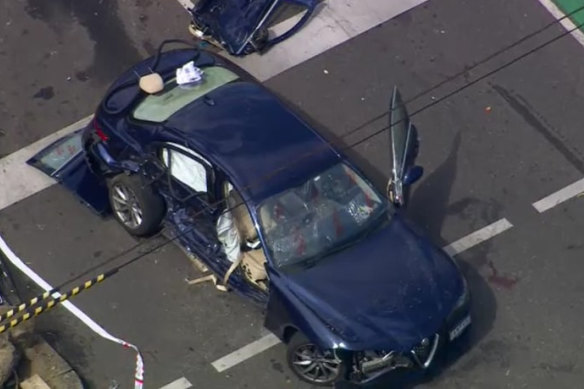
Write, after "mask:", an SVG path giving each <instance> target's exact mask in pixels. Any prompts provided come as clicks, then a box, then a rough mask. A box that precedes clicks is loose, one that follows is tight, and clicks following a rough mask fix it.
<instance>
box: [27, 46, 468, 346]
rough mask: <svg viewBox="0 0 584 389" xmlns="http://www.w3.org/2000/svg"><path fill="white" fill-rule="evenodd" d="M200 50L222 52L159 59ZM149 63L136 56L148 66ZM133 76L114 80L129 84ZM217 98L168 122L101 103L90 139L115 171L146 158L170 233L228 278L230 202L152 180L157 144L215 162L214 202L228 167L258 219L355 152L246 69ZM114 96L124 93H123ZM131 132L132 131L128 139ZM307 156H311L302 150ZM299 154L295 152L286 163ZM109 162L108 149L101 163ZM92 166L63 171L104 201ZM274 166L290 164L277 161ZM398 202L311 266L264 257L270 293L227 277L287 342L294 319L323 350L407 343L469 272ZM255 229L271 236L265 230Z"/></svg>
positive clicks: (429, 325)
mask: <svg viewBox="0 0 584 389" xmlns="http://www.w3.org/2000/svg"><path fill="white" fill-rule="evenodd" d="M170 53H172V52H170ZM193 57H195V58H199V59H201V58H204V60H205V61H206V63H215V62H216V61H210V60H209V57H210V56H209V55H208V54H205V55H198V56H195V55H194V54H193V53H192V52H191V53H185V51H179V52H176V56H173V55H172V54H169V53H165V55H164V56H163V58H162V60H161V61H160V64H161V66H164V68H165V69H167V70H166V71H167V72H170V71H171V70H170V69H172V68H173V67H178V66H180V65H182V64H183V62H184V61H185V60H190V58H193ZM148 61H149V60H146V61H144V62H142V64H141V65H139V66H141V69H142V70H143V69H144V66H145V65H144V64H147V63H148ZM129 74H130V73H129V72H127V73H126V75H125V76H123V77H122V78H124V77H125V79H123V80H118V81H117V82H116V84H114V85H123V84H124V82H127V79H128V77H130V76H129ZM114 89H115V88H114ZM124 93H126V92H124ZM136 93H138V95H134V94H128V95H127V97H128V99H131V100H132V101H133V102H135V101H138V100H139V99H140V98H141V96H143V95H142V94H141V93H139V92H136ZM209 97H210V98H212V99H213V100H214V101H215V102H216V104H215V105H212V106H211V105H208V104H205V103H204V101H202V100H201V101H196V102H194V103H192V104H191V105H190V106H187V107H185V108H184V109H183V110H181V111H179V112H178V113H176V114H175V115H174V116H172V117H171V118H169V120H168V121H167V122H166V123H160V124H156V123H140V122H136V121H132V120H129V119H128V118H127V112H128V111H129V108H128V107H125V108H123V109H122V110H120V112H118V113H114V114H108V113H107V112H106V110H104V104H102V105H101V106H100V108H99V109H98V112H97V121H96V123H95V124H90V126H88V128H87V129H86V130H85V136H84V140H85V141H86V142H88V143H91V142H93V143H92V144H91V145H92V146H95V142H97V143H103V145H104V146H105V147H106V148H107V150H108V151H109V152H111V150H117V155H114V153H110V155H109V157H111V158H112V160H113V161H114V162H112V160H110V162H109V165H110V166H109V167H108V169H109V170H106V172H108V174H113V173H116V166H117V168H119V166H120V163H122V162H124V161H125V163H126V164H127V163H128V162H131V163H132V164H134V166H140V167H141V169H142V170H141V174H143V175H144V176H145V179H146V180H150V181H151V183H152V185H156V187H157V189H158V190H159V192H160V193H161V194H162V195H163V196H164V197H165V199H166V204H167V214H166V218H165V221H164V224H165V226H166V227H168V228H169V229H170V230H171V236H174V237H176V238H177V239H178V241H179V242H180V244H181V245H182V246H183V247H184V248H185V249H186V250H187V251H189V252H192V253H194V254H196V255H197V256H198V257H200V258H201V259H202V260H203V261H204V262H205V263H206V264H207V265H208V266H209V267H210V268H211V269H212V271H213V272H215V273H216V274H217V275H218V276H220V277H222V276H223V275H224V274H225V272H226V271H227V269H228V267H229V265H230V263H229V262H228V261H227V260H226V259H225V256H224V254H223V253H222V251H221V247H220V246H219V242H218V240H217V236H216V229H215V219H216V217H217V215H218V213H219V212H221V210H222V209H223V206H222V205H221V204H207V203H206V202H204V201H202V199H201V198H199V197H197V196H194V197H191V198H190V199H188V200H185V201H180V200H178V199H177V198H176V196H173V195H172V193H171V192H170V190H169V188H168V186H169V185H173V183H172V181H169V180H170V179H169V178H168V175H166V174H164V177H163V178H160V176H158V177H157V178H158V179H154V178H156V177H155V174H154V173H150V172H148V169H147V166H148V161H149V160H151V159H152V158H157V155H156V151H157V146H158V145H160V144H161V143H164V142H173V143H179V144H182V145H185V146H188V147H191V148H193V149H194V150H197V151H198V152H199V153H200V154H202V155H204V156H205V157H206V158H208V160H209V161H210V162H211V163H212V164H213V165H214V166H215V167H216V171H215V175H214V177H215V179H216V180H217V182H215V185H213V187H212V188H211V193H210V196H211V199H212V200H214V201H213V202H215V201H216V200H221V193H220V190H219V187H220V184H221V183H222V180H223V179H225V177H228V178H229V180H230V181H231V182H232V183H233V184H234V186H235V187H236V188H237V189H238V190H239V191H240V193H241V194H242V197H243V198H244V200H245V201H246V203H247V206H248V208H249V210H250V212H251V216H252V219H253V221H254V222H255V223H256V225H259V223H257V222H258V220H257V215H256V209H257V207H258V206H259V204H260V203H261V201H262V200H263V199H265V198H266V197H268V196H270V195H272V194H275V193H278V192H280V191H282V190H283V189H285V188H288V187H292V186H295V185H297V184H298V183H300V182H301V181H303V180H305V179H307V178H308V177H309V176H311V175H313V174H316V173H317V172H319V171H322V170H325V169H326V168H327V167H329V166H330V165H332V164H334V163H337V162H339V161H345V162H346V163H349V164H350V162H348V161H346V159H345V157H344V156H343V155H342V154H340V153H338V152H336V151H335V150H334V149H333V148H332V147H331V146H330V145H329V144H328V143H327V142H326V141H325V140H324V139H323V138H322V137H321V136H320V135H318V134H317V133H316V132H315V131H314V130H312V128H311V127H310V126H308V125H307V124H306V123H305V122H303V121H302V120H301V119H299V117H297V116H296V115H295V114H294V113H292V112H291V111H290V110H289V109H288V108H286V107H285V106H284V105H283V104H282V103H281V102H279V101H278V100H277V99H276V98H275V97H274V96H273V95H271V94H270V93H269V92H267V90H266V89H264V88H263V87H262V86H261V85H256V84H253V83H251V82H250V80H249V79H245V78H244V79H243V80H242V81H238V82H236V83H234V84H231V85H226V86H224V87H221V88H219V89H216V90H215V91H213V92H211V93H210V96H209ZM116 98H119V96H118V97H116ZM117 105H118V107H120V106H122V105H124V103H123V102H121V101H118V104H117ZM95 125H98V126H100V128H101V129H102V130H103V131H104V132H105V133H107V135H108V136H109V139H108V140H107V141H105V142H104V141H102V140H96V139H95V137H94V135H93V132H94V128H93V126H95ZM128 138H132V140H131V141H130V142H126V139H128ZM114 143H116V144H114ZM96 149H97V148H96V147H90V148H89V149H88V150H89V157H90V159H95V158H97V155H96V153H95V150H96ZM41 153H42V152H41ZM302 155H306V156H305V158H304V159H300V160H298V158H299V157H301V156H302ZM291 161H296V162H295V163H294V164H292V165H290V162H291ZM33 162H34V161H31V163H33ZM104 163H105V161H104V160H103V158H102V160H101V161H98V164H104ZM33 164H34V163H33ZM350 165H351V166H352V164H350ZM88 166H89V165H88V164H85V163H84V162H83V158H78V159H76V160H75V161H72V163H71V164H70V165H68V166H67V167H66V168H65V169H64V170H63V174H61V175H60V176H59V177H58V179H60V181H61V182H62V183H63V184H64V185H65V186H66V187H67V188H69V189H71V190H72V191H74V192H76V193H77V194H78V195H79V196H80V197H82V198H83V199H84V200H85V201H86V202H87V203H89V204H91V205H92V206H94V207H96V208H103V207H102V205H103V204H104V203H106V202H107V192H106V191H105V190H103V189H104V188H105V177H104V175H103V170H99V169H98V175H100V176H99V177H98V176H97V175H95V174H94V173H92V172H91V171H90V169H89V168H88ZM277 167H283V168H280V169H278V170H274V169H275V168H277ZM102 169H103V167H102ZM100 172H101V173H100ZM272 172H274V174H273V175H270V173H272ZM106 175H107V174H106ZM266 179H267V180H266ZM258 183H259V184H260V185H258ZM88 188H90V189H91V190H88ZM94 188H101V189H99V190H95V191H94ZM102 211H103V209H102ZM391 212H393V211H391ZM396 212H397V213H392V214H391V215H390V217H391V220H390V221H389V223H388V224H387V225H385V226H384V227H382V228H380V229H379V230H378V231H376V232H375V233H374V234H372V235H371V236H369V237H368V238H367V239H364V240H363V241H361V242H358V243H357V244H356V245H354V246H352V247H350V248H348V249H346V250H344V251H340V252H339V253H337V254H334V255H332V256H331V257H329V258H325V259H323V260H322V261H320V262H317V263H316V264H314V265H313V266H312V267H308V268H306V269H300V270H295V271H287V270H283V269H276V268H274V267H273V266H271V260H270V258H269V256H268V264H267V271H268V274H269V278H270V291H271V294H270V296H269V299H268V296H267V294H266V293H265V292H262V291H260V290H259V289H256V288H255V287H254V286H252V285H251V284H250V283H249V282H247V281H246V280H245V278H244V276H243V274H242V273H241V271H239V269H238V270H237V271H236V272H235V273H234V274H233V275H232V276H231V278H230V286H231V287H232V288H233V289H235V290H236V291H237V292H238V293H240V294H242V295H245V296H247V297H249V298H251V299H253V300H255V301H256V302H259V303H262V304H267V312H266V322H265V325H266V327H267V328H268V329H270V330H272V331H273V332H274V333H275V334H276V335H277V336H279V337H280V338H282V339H283V340H287V339H285V336H286V334H287V333H288V334H289V332H287V331H288V330H289V329H295V330H298V331H301V332H302V333H304V334H305V335H306V336H307V337H308V338H309V339H311V340H312V341H314V342H315V343H317V344H318V345H320V346H321V347H323V348H332V347H339V346H341V347H343V348H346V349H349V350H365V349H394V350H398V351H407V350H409V349H410V348H411V347H412V345H414V344H418V343H419V342H420V340H421V339H422V338H424V337H429V336H432V335H433V334H434V333H436V332H437V331H439V330H440V329H441V328H444V326H445V323H450V320H452V317H453V316H452V313H451V311H452V309H453V307H454V304H455V302H456V300H457V299H458V297H460V294H461V293H462V291H463V281H462V276H461V274H460V272H459V270H458V269H457V267H456V266H455V264H454V262H453V261H452V260H451V259H450V258H449V257H448V256H447V255H446V254H445V253H444V252H442V251H441V250H440V249H438V248H436V247H435V246H434V245H433V244H431V243H430V242H429V241H428V240H427V239H426V238H425V237H423V236H421V235H420V234H418V233H416V232H414V231H413V230H412V229H411V228H410V227H409V226H408V225H407V224H406V223H405V222H404V221H403V220H402V219H401V216H400V214H399V211H396ZM259 234H260V239H261V240H262V243H265V242H263V235H262V231H261V230H260V231H259ZM463 309H464V312H463V313H457V316H456V318H458V317H459V316H460V315H466V314H467V307H464V308H463ZM450 324H452V323H450ZM450 324H449V325H450Z"/></svg>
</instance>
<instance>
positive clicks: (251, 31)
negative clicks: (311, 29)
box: [191, 0, 318, 56]
mask: <svg viewBox="0 0 584 389" xmlns="http://www.w3.org/2000/svg"><path fill="white" fill-rule="evenodd" d="M317 3H318V1H317V0H200V1H198V2H197V4H196V5H195V7H194V8H193V9H192V10H191V14H192V16H193V21H194V22H195V25H196V26H197V27H198V28H200V29H202V30H203V31H204V32H205V34H206V35H211V36H213V38H214V39H215V40H217V41H218V42H219V43H220V44H221V45H222V46H223V47H224V48H225V49H226V50H227V51H228V52H229V53H230V54H232V55H237V56H239V55H245V54H249V53H251V52H254V51H260V52H261V51H265V50H267V49H268V48H270V47H272V46H274V45H275V44H277V43H279V42H282V41H283V40H285V39H288V38H289V37H290V36H292V35H293V34H295V33H296V32H297V31H298V30H299V29H300V28H302V26H303V25H304V24H306V22H307V21H308V19H309V18H310V16H311V15H312V13H313V12H314V9H315V7H316V4H317ZM286 4H291V5H296V6H300V7H302V8H303V9H304V10H305V13H304V15H303V16H302V17H301V18H300V19H299V20H298V22H296V24H295V25H294V26H292V27H291V28H290V29H289V30H288V31H286V32H284V33H282V34H281V35H279V36H276V37H271V38H269V39H267V40H266V41H265V42H262V43H261V47H258V43H259V42H257V43H256V42H253V38H254V36H256V34H257V33H258V31H259V30H260V29H262V28H265V27H267V26H266V24H267V22H268V21H269V19H270V17H271V16H272V15H273V14H274V12H276V10H277V9H278V8H279V7H280V6H282V5H286Z"/></svg>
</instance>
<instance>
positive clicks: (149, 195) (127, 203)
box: [109, 174, 164, 236]
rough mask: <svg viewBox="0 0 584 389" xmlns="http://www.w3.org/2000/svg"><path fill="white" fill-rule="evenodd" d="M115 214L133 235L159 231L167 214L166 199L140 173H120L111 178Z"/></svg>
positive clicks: (112, 202) (111, 195) (111, 198)
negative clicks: (165, 209) (145, 183)
mask: <svg viewBox="0 0 584 389" xmlns="http://www.w3.org/2000/svg"><path fill="white" fill-rule="evenodd" d="M109 200H110V205H111V207H112V211H113V214H114V217H115V218H116V220H117V221H118V222H120V224H121V225H122V226H123V227H124V228H125V229H126V230H127V231H128V232H129V233H130V234H132V235H135V236H145V235H150V234H153V233H155V232H156V231H158V229H159V228H160V223H161V222H162V218H163V217H164V200H163V199H162V197H161V196H160V195H159V194H157V193H155V192H154V191H153V190H152V188H151V187H150V186H146V185H144V183H143V180H142V178H141V177H140V176H137V175H126V174H119V175H117V176H115V177H114V178H112V179H111V181H110V182H109Z"/></svg>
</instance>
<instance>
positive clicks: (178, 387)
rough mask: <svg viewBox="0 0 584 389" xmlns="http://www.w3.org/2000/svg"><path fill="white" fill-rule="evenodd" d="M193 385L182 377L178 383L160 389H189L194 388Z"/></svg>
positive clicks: (173, 382) (174, 382)
mask: <svg viewBox="0 0 584 389" xmlns="http://www.w3.org/2000/svg"><path fill="white" fill-rule="evenodd" d="M192 387H193V384H191V383H190V382H189V380H187V379H186V378H185V377H181V378H179V379H178V380H176V381H172V382H171V383H170V384H166V385H164V386H163V387H162V388H160V389H189V388H192Z"/></svg>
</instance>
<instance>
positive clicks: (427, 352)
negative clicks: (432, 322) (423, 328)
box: [334, 301, 471, 389]
mask: <svg viewBox="0 0 584 389" xmlns="http://www.w3.org/2000/svg"><path fill="white" fill-rule="evenodd" d="M469 306H470V303H469V301H466V303H465V304H464V305H463V306H461V307H460V308H459V309H457V310H456V311H454V312H452V313H451V314H450V316H449V317H448V318H447V320H446V321H445V323H444V324H443V326H442V327H441V328H440V330H439V331H438V332H437V333H436V334H434V335H433V336H430V337H428V338H427V342H428V343H427V346H426V347H425V348H424V349H423V350H421V349H420V348H419V347H420V346H416V347H414V348H413V349H412V350H411V351H410V354H407V353H404V354H403V355H404V357H407V358H409V359H410V360H411V362H412V363H411V365H410V366H408V367H406V368H397V369H396V368H385V369H380V370H379V371H377V372H375V373H372V374H370V375H369V376H368V377H367V378H366V379H362V380H358V379H355V377H351V378H349V377H347V378H346V379H345V380H342V381H339V382H337V383H336V384H335V386H334V387H335V389H349V388H370V389H374V388H386V387H388V386H389V385H388V384H389V382H390V380H392V378H394V377H392V376H394V375H400V376H405V375H408V373H410V374H411V373H414V374H416V373H420V372H425V371H427V370H429V369H430V368H431V367H434V366H435V365H437V364H440V362H439V361H438V360H439V359H442V358H441V357H442V356H443V355H444V354H446V351H447V350H448V349H449V348H450V347H449V346H450V345H451V344H452V343H455V342H458V341H459V340H460V338H461V337H462V335H463V334H464V333H465V332H467V330H468V327H469V326H470V324H471V316H470V309H469ZM404 373H405V374H404ZM401 378H402V379H403V378H404V377H401ZM405 379H406V380H407V378H405ZM392 386H393V383H392Z"/></svg>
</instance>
